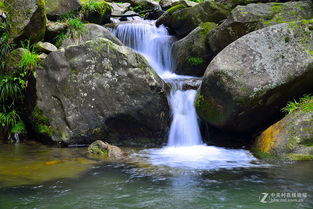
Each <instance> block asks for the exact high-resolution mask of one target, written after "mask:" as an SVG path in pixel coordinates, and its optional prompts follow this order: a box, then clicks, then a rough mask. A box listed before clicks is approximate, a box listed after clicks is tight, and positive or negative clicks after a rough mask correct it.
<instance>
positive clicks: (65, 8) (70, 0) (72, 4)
mask: <svg viewBox="0 0 313 209" xmlns="http://www.w3.org/2000/svg"><path fill="white" fill-rule="evenodd" d="M81 5H82V3H81V2H80V0H46V7H47V17H48V18H49V20H57V19H58V18H59V17H60V16H62V15H65V14H69V13H78V11H79V10H80V8H81Z"/></svg>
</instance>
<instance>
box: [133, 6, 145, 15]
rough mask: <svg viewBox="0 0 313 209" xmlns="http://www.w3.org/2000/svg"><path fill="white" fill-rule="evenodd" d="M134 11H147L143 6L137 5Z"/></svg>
mask: <svg viewBox="0 0 313 209" xmlns="http://www.w3.org/2000/svg"><path fill="white" fill-rule="evenodd" d="M133 10H134V11H135V12H137V13H138V12H143V11H145V8H144V7H143V6H142V5H140V4H137V5H136V6H134V7H133Z"/></svg>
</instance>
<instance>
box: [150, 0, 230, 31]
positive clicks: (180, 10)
mask: <svg viewBox="0 0 313 209" xmlns="http://www.w3.org/2000/svg"><path fill="white" fill-rule="evenodd" d="M184 7H185V5H183V4H180V5H177V6H174V7H172V8H170V9H168V10H167V11H166V12H165V13H164V14H163V15H162V16H161V17H160V18H159V19H158V20H157V22H156V24H157V25H162V24H163V25H165V26H166V27H169V28H170V29H171V30H173V31H174V32H175V33H176V34H177V35H179V36H186V35H187V34H188V33H190V32H191V31H192V30H194V29H195V28H196V27H197V26H199V25H200V24H201V23H204V22H215V23H219V22H220V21H221V20H223V19H225V18H226V17H227V16H228V15H229V14H230V11H231V9H232V7H231V5H230V4H227V3H220V2H218V1H215V0H208V1H204V2H201V3H199V4H198V5H196V6H193V7H187V8H184Z"/></svg>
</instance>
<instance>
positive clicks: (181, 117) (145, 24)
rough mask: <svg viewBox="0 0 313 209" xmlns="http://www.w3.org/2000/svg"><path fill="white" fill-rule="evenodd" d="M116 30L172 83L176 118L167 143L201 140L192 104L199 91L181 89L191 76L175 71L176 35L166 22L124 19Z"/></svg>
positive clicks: (122, 39)
mask: <svg viewBox="0 0 313 209" xmlns="http://www.w3.org/2000/svg"><path fill="white" fill-rule="evenodd" d="M114 33H115V35H116V36H117V37H118V38H119V39H120V40H121V41H122V42H123V43H124V44H125V45H126V46H128V47H131V48H133V49H135V50H137V51H138V52H140V53H142V54H143V55H144V56H145V57H146V58H147V60H148V61H149V63H150V65H151V66H152V68H153V69H154V70H155V71H156V72H157V73H158V74H159V75H160V77H161V78H162V79H164V80H165V81H166V82H167V83H169V84H170V85H171V86H172V89H171V93H170V95H169V102H170V105H171V107H172V113H173V120H172V124H171V128H170V133H169V139H168V146H191V145H199V144H201V143H202V140H201V134H200V130H199V126H198V121H197V114H196V111H195V108H194V105H193V103H194V99H195V95H196V91H195V90H188V91H183V90H182V82H183V79H188V78H192V77H190V76H181V75H176V74H174V73H173V72H172V69H173V61H172V52H171V46H172V43H173V41H174V38H173V37H172V36H170V35H169V34H168V31H167V30H166V28H165V27H164V26H160V27H159V28H157V27H156V26H155V24H154V21H141V22H131V23H126V24H125V23H124V24H123V23H122V24H119V25H118V27H117V28H116V30H115V31H114Z"/></svg>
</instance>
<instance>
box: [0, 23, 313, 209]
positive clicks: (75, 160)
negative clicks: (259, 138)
mask: <svg viewBox="0 0 313 209" xmlns="http://www.w3.org/2000/svg"><path fill="white" fill-rule="evenodd" d="M118 25H119V26H118V27H117V28H116V29H115V31H114V33H115V34H116V35H117V36H118V38H120V39H121V41H122V42H123V43H124V44H125V45H127V46H129V47H131V48H133V49H135V50H137V51H138V52H140V53H141V54H143V55H144V56H145V57H146V58H147V60H148V61H149V63H150V64H151V66H152V67H153V68H154V69H155V71H156V72H157V73H158V74H159V75H160V77H161V78H162V79H163V80H164V81H165V82H167V83H168V84H169V85H171V86H172V89H171V92H170V94H169V96H168V100H169V104H170V105H171V108H172V117H173V119H172V124H171V127H170V132H169V137H168V143H167V146H165V147H163V148H159V149H158V148H154V149H125V148H124V149H125V150H126V152H127V153H128V156H129V157H128V158H126V159H123V160H122V161H109V160H105V159H102V158H96V157H95V156H91V155H89V154H88V153H87V149H86V148H62V149H60V148H52V147H46V146H43V145H39V144H29V143H24V144H15V145H4V144H0V209H11V208H15V209H29V208H36V209H69V208H75V209H96V208H104V209H111V208H112V209H116V208H118V209H123V208H134V209H138V208H153V209H173V208H177V209H181V208H187V209H189V208H190V209H191V208H192V209H193V208H195V209H202V208H212V209H213V208H214V209H215V208H247V209H252V208H274V209H275V208H281V209H285V208H290V209H293V208H294V209H298V208H313V199H312V195H313V179H312V175H311V173H312V170H313V164H312V162H299V163H293V164H289V163H284V164H281V163H279V164H278V165H275V164H272V165H268V164H265V163H264V162H260V161H258V160H257V159H256V158H254V157H253V156H252V155H251V153H250V152H249V151H247V150H243V149H224V148H221V147H215V146H207V145H205V144H203V142H202V138H201V133H200V130H199V126H198V118H197V115H196V112H195V108H194V105H193V103H194V100H195V94H196V91H195V90H187V91H184V90H183V82H184V80H186V79H191V78H192V77H188V76H181V75H176V74H175V73H173V72H172V69H173V62H172V56H171V45H172V43H173V41H175V39H174V38H173V37H171V36H169V34H168V33H167V30H166V29H165V28H164V27H162V26H161V27H159V28H156V27H155V26H154V22H153V21H140V22H133V23H127V24H122V23H119V24H118ZM273 194H274V196H273ZM276 194H279V195H284V196H285V197H284V198H282V199H279V202H275V200H276V201H277V199H273V198H274V197H276V196H277V195H276ZM294 194H295V195H296V197H293V195H294ZM275 195H276V196H275ZM287 195H290V197H288V198H287V197H286V196H287ZM264 197H265V198H264ZM271 200H272V202H271Z"/></svg>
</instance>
